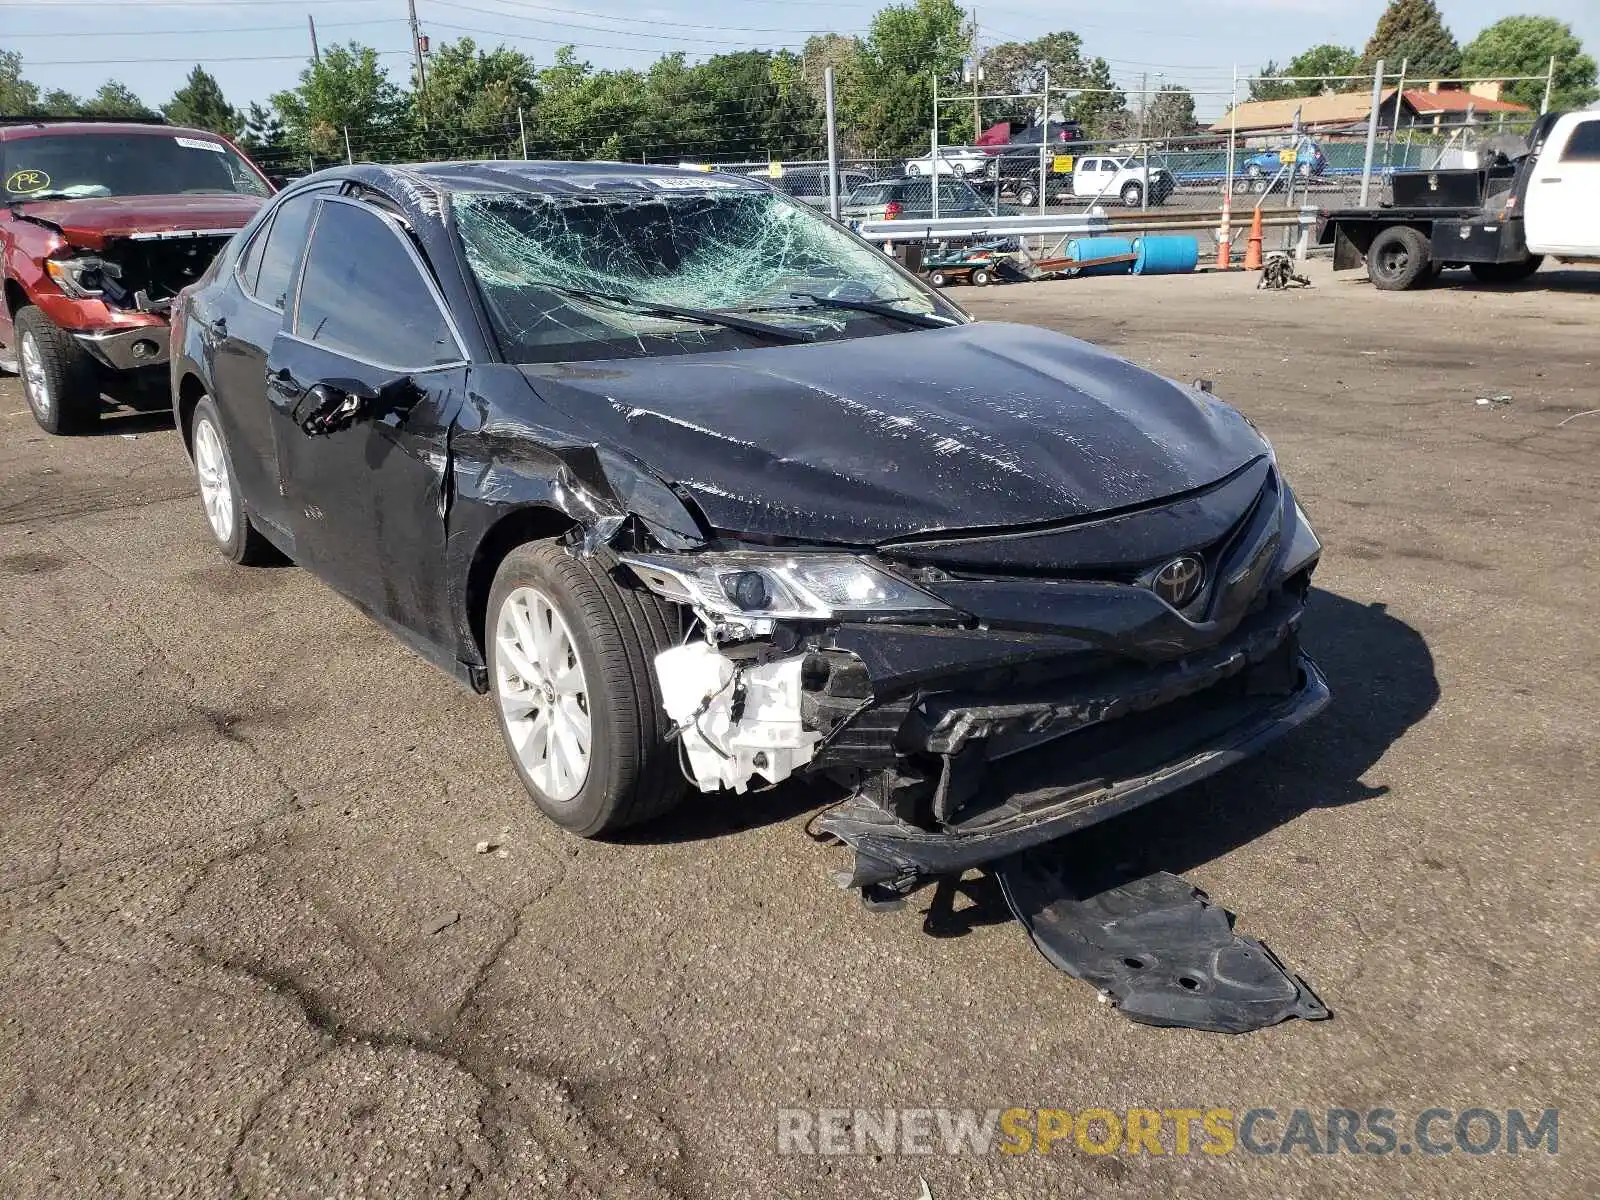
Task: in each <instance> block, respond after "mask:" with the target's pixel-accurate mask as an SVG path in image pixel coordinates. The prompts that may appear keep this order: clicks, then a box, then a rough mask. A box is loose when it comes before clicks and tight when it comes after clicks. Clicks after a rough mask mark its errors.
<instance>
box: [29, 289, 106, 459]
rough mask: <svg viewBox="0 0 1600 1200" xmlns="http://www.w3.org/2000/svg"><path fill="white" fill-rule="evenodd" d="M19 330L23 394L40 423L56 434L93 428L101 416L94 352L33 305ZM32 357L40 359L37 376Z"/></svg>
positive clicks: (79, 431)
mask: <svg viewBox="0 0 1600 1200" xmlns="http://www.w3.org/2000/svg"><path fill="white" fill-rule="evenodd" d="M16 331H17V369H18V370H19V371H21V372H22V393H23V395H25V396H26V397H27V398H28V408H29V409H30V410H31V411H32V413H33V419H34V420H35V421H37V422H39V428H40V429H43V430H44V431H45V432H46V433H55V434H73V433H82V432H84V431H85V430H87V429H92V428H93V427H94V426H95V424H96V423H97V422H98V421H99V419H100V373H99V371H98V370H97V369H96V367H95V363H94V359H92V358H90V357H89V354H88V351H86V350H85V349H84V348H83V347H82V346H80V345H78V342H77V339H76V338H74V337H73V336H72V335H71V334H70V333H67V332H66V331H65V330H63V329H62V328H61V327H60V326H58V325H57V324H56V323H55V322H54V321H52V320H51V319H50V318H49V317H47V316H45V315H44V313H42V312H40V311H39V310H38V309H37V308H35V307H33V306H32V305H31V304H30V305H28V306H27V307H26V308H22V309H20V310H18V312H17V316H16ZM30 358H34V359H36V360H37V363H38V367H39V371H38V374H37V376H36V375H35V374H34V373H33V372H30V371H29V369H28V367H29V360H30ZM36 380H37V382H36Z"/></svg>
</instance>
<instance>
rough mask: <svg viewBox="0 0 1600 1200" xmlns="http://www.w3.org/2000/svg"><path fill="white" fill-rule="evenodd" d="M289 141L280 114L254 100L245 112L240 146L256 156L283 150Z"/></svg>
mask: <svg viewBox="0 0 1600 1200" xmlns="http://www.w3.org/2000/svg"><path fill="white" fill-rule="evenodd" d="M288 141H289V135H288V134H287V132H285V130H284V128H283V122H282V121H281V120H279V119H278V114H277V113H275V112H274V111H273V110H272V109H270V108H267V107H265V106H263V105H260V104H257V103H256V102H255V101H254V100H252V101H251V102H250V107H249V109H248V110H247V111H246V112H245V117H244V131H243V132H242V133H241V134H240V135H239V144H240V145H241V146H243V147H244V148H245V149H246V150H248V151H249V152H250V153H251V154H252V155H254V154H262V153H266V152H269V151H280V150H283V149H284V148H285V147H286V146H287V145H288Z"/></svg>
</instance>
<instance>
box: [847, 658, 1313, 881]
mask: <svg viewBox="0 0 1600 1200" xmlns="http://www.w3.org/2000/svg"><path fill="white" fill-rule="evenodd" d="M1294 669H1295V671H1296V678H1295V683H1294V685H1293V690H1291V691H1290V692H1289V693H1288V694H1287V695H1282V696H1260V695H1256V696H1251V695H1248V694H1240V695H1236V696H1230V697H1226V698H1224V697H1218V696H1215V695H1213V694H1211V693H1210V691H1209V690H1207V691H1201V692H1197V693H1196V694H1194V695H1192V696H1190V697H1187V698H1185V699H1182V700H1178V701H1175V702H1173V703H1172V704H1170V705H1163V706H1161V707H1159V708H1152V709H1149V710H1147V711H1146V712H1144V713H1141V714H1135V715H1132V716H1128V717H1124V718H1122V719H1121V720H1116V721H1112V722H1110V723H1109V724H1103V725H1094V726H1090V727H1089V728H1087V729H1085V730H1083V731H1081V732H1080V733H1074V734H1071V735H1068V736H1066V737H1062V738H1060V739H1057V740H1056V741H1053V742H1050V743H1048V744H1047V745H1046V746H1044V747H1042V748H1039V749H1034V750H1028V751H1024V752H1021V753H1019V754H1016V755H1014V756H1011V757H1008V758H1006V759H1002V760H1000V761H999V762H998V763H994V764H991V765H990V770H989V772H988V774H987V778H986V779H985V782H984V785H983V786H984V789H985V790H986V791H989V792H991V793H992V794H994V795H996V796H1003V797H1005V798H1006V802H1005V803H1004V804H1002V805H1000V806H998V807H996V808H995V809H992V810H991V814H990V816H989V819H987V820H985V821H982V822H980V823H977V824H974V825H971V826H968V827H965V828H946V829H940V830H929V829H923V828H919V827H918V826H916V825H913V824H911V823H910V822H908V821H905V820H902V819H900V818H898V817H896V816H895V815H894V814H893V813H891V812H889V811H888V810H887V809H886V808H884V807H883V806H882V805H881V804H880V803H879V802H878V801H877V800H876V799H875V798H873V797H871V796H869V795H867V794H864V793H860V792H858V793H856V794H855V795H853V796H851V798H850V799H848V800H847V801H845V803H843V804H842V805H840V806H839V807H837V808H835V809H833V810H831V811H830V812H828V813H827V814H826V815H825V816H823V817H822V818H821V819H820V821H819V822H818V827H819V828H820V829H821V830H823V831H825V832H827V833H831V834H833V835H834V836H835V837H837V838H839V839H840V840H841V841H843V842H844V843H846V844H847V845H848V846H850V847H851V848H852V849H853V850H854V851H855V854H856V862H855V867H854V870H853V871H852V872H851V873H850V874H849V876H848V878H847V879H846V880H845V881H844V882H845V883H846V886H850V887H867V886H870V885H873V884H892V883H897V882H909V881H911V880H914V879H918V878H922V877H926V876H936V875H947V874H954V873H959V872H960V871H963V870H966V869H967V868H970V867H975V866H978V865H980V864H982V863H987V862H992V861H994V860H995V859H998V858H1003V857H1005V856H1006V855H1009V854H1014V853H1016V852H1018V851H1020V850H1026V849H1028V848H1029V847H1032V846H1038V845H1042V844H1043V843H1045V842H1049V841H1053V840H1054V839H1056V838H1060V837H1064V836H1065V835H1067V834H1069V833H1073V832H1075V831H1077V830H1079V829H1083V828H1085V827H1087V826H1089V825H1093V824H1095V823H1097V822H1099V821H1104V820H1106V819H1108V818H1110V817H1114V816H1116V815H1118V814H1119V813H1124V812H1127V811H1128V810H1130V809H1132V808H1136V807H1138V806H1139V805H1141V804H1145V803H1147V802H1149V801H1151V800H1154V799H1156V798H1158V797H1160V796H1164V795H1166V794H1167V793H1169V792H1172V791H1176V790H1177V789H1178V788H1181V787H1184V786H1186V785H1188V784H1191V783H1194V782H1196V781H1197V780H1200V779H1204V778H1205V777H1206V776H1208V775H1213V774H1215V773H1216V772H1218V771H1220V770H1222V769H1223V768H1224V767H1227V766H1229V765H1231V764H1233V763H1235V762H1238V761H1239V760H1241V759H1244V758H1247V757H1249V756H1251V755H1253V754H1255V753H1256V752H1258V751H1259V750H1261V749H1262V748H1263V747H1264V746H1266V745H1267V744H1268V743H1270V742H1272V741H1274V740H1276V739H1277V738H1279V737H1281V736H1282V735H1284V734H1285V733H1287V732H1289V730H1291V729H1293V728H1295V727H1296V726H1297V725H1300V724H1302V723H1304V722H1305V721H1307V720H1309V719H1310V718H1311V717H1313V716H1315V715H1316V714H1317V713H1318V712H1320V711H1321V710H1322V709H1323V708H1324V707H1325V706H1326V705H1327V703H1328V698H1329V693H1328V685H1327V682H1326V681H1325V680H1324V679H1323V677H1322V673H1321V672H1320V671H1319V670H1318V669H1317V666H1316V664H1315V663H1313V662H1312V661H1311V659H1310V658H1309V657H1307V656H1306V655H1305V654H1302V653H1299V652H1298V650H1296V652H1295V655H1294Z"/></svg>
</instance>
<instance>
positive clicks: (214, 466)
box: [194, 417, 233, 545]
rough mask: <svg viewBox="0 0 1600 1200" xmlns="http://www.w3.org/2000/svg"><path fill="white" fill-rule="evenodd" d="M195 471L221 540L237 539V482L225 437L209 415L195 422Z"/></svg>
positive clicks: (201, 496) (204, 500)
mask: <svg viewBox="0 0 1600 1200" xmlns="http://www.w3.org/2000/svg"><path fill="white" fill-rule="evenodd" d="M194 473H195V476H196V477H197V478H198V479H199V480H200V500H201V502H202V503H203V504H204V505H205V508H206V520H208V521H210V522H211V532H212V533H214V534H216V535H217V541H219V542H222V543H223V544H224V545H226V544H227V543H228V542H230V541H232V540H233V483H232V480H230V479H229V478H228V456H227V454H226V453H225V452H224V451H223V449H222V438H221V437H220V436H218V434H217V430H216V427H215V426H214V425H212V423H211V421H210V420H209V418H206V417H201V418H200V420H198V421H196V422H195V426H194Z"/></svg>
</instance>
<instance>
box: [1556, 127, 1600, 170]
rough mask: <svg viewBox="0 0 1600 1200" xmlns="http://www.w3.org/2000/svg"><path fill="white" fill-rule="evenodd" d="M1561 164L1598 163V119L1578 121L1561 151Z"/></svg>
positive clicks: (1599, 159) (1599, 160)
mask: <svg viewBox="0 0 1600 1200" xmlns="http://www.w3.org/2000/svg"><path fill="white" fill-rule="evenodd" d="M1561 161H1562V162H1600V117H1595V118H1594V119H1593V120H1591V121H1580V122H1578V124H1576V125H1574V126H1573V127H1572V135H1571V136H1570V137H1568V138H1567V144H1566V146H1565V147H1564V148H1563V149H1562V151H1561Z"/></svg>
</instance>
